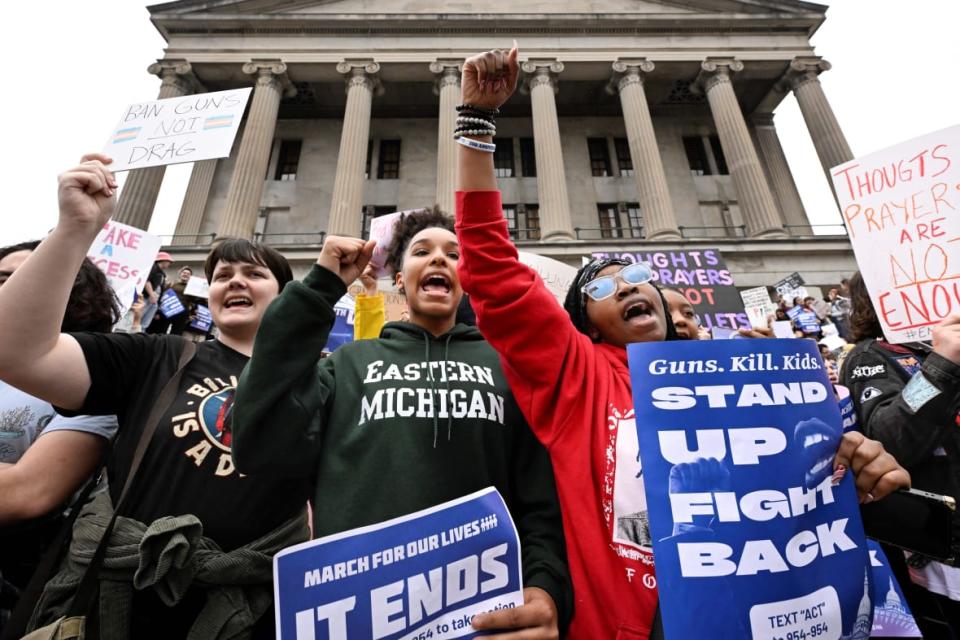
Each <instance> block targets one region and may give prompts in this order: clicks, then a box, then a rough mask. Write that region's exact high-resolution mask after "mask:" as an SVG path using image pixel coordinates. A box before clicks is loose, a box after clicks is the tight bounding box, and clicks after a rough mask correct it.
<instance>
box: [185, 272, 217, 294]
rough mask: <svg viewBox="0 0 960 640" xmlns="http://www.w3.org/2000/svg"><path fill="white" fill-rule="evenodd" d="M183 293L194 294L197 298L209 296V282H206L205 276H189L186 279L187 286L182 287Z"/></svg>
mask: <svg viewBox="0 0 960 640" xmlns="http://www.w3.org/2000/svg"><path fill="white" fill-rule="evenodd" d="M183 293H184V294H185V295H188V296H196V297H197V298H209V297H210V283H208V282H207V279H206V278H201V277H200V276H190V279H189V280H188V281H187V286H186V287H184V288H183Z"/></svg>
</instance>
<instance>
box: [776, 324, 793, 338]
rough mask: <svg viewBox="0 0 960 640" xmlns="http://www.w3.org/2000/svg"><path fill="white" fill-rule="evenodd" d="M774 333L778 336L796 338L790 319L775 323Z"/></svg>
mask: <svg viewBox="0 0 960 640" xmlns="http://www.w3.org/2000/svg"><path fill="white" fill-rule="evenodd" d="M773 335H774V337H777V338H795V337H796V336H795V335H793V323H792V322H790V321H789V320H777V321H776V322H774V323H773Z"/></svg>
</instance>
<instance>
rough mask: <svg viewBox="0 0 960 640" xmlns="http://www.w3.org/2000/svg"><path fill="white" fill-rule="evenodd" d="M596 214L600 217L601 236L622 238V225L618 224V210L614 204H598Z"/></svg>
mask: <svg viewBox="0 0 960 640" xmlns="http://www.w3.org/2000/svg"><path fill="white" fill-rule="evenodd" d="M597 215H598V216H599V218H600V237H601V238H622V237H623V227H621V226H620V212H619V211H617V205H615V204H598V205H597Z"/></svg>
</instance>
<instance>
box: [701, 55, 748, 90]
mask: <svg viewBox="0 0 960 640" xmlns="http://www.w3.org/2000/svg"><path fill="white" fill-rule="evenodd" d="M740 71H743V63H742V62H740V61H739V60H737V59H736V58H707V59H706V60H704V61H703V62H701V63H700V73H698V74H697V78H696V80H694V81H693V85H692V86H691V88H694V89H699V90H702V91H703V92H704V93H707V92H709V91H710V89H712V88H713V87H715V86H716V85H718V84H720V83H723V82H730V81H731V79H732V77H733V74H735V73H739V72H740Z"/></svg>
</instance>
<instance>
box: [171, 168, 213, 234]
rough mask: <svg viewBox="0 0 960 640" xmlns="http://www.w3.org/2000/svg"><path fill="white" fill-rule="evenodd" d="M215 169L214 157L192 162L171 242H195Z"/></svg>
mask: <svg viewBox="0 0 960 640" xmlns="http://www.w3.org/2000/svg"><path fill="white" fill-rule="evenodd" d="M216 171H217V159H216V158H212V159H210V160H200V161H199V162H194V163H193V171H192V172H191V173H190V182H189V183H187V191H186V193H184V194H183V204H182V205H181V207H180V217H179V218H177V227H176V229H174V231H173V235H174V238H173V242H172V243H171V244H187V245H189V244H197V234H198V233H200V223H201V222H202V221H203V211H204V209H206V208H207V196H209V195H210V186H211V185H212V184H213V174H214V173H216Z"/></svg>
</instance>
